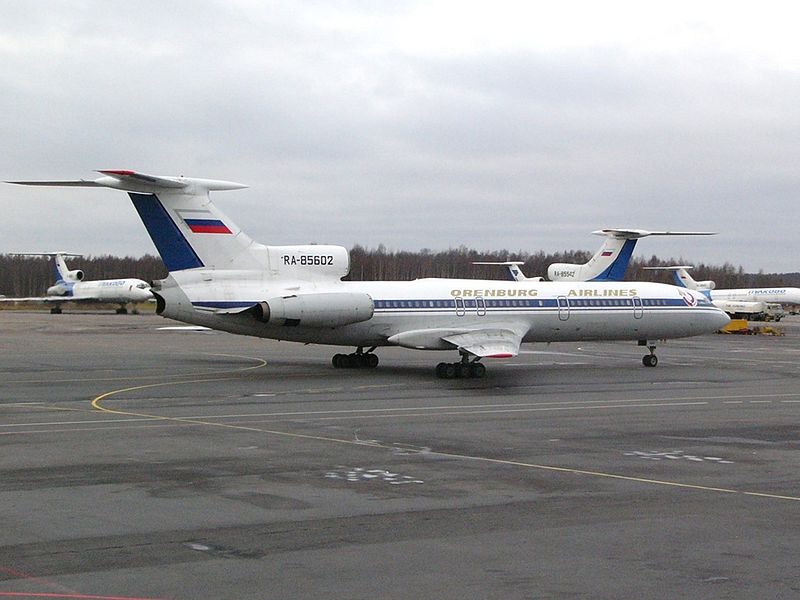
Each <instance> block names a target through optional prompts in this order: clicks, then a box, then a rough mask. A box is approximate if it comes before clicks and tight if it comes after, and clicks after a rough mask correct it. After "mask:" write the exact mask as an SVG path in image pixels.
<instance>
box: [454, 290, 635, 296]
mask: <svg viewBox="0 0 800 600" xmlns="http://www.w3.org/2000/svg"><path fill="white" fill-rule="evenodd" d="M450 295H451V296H453V297H454V298H457V297H459V296H461V297H463V298H477V297H483V298H536V297H538V296H539V290H536V289H526V288H494V289H492V288H483V289H480V288H473V289H470V288H462V289H455V290H450ZM562 295H564V296H569V297H571V298H577V297H580V298H632V297H634V296H637V295H638V291H637V290H636V288H612V289H594V288H584V289H581V288H573V289H571V290H568V291H567V292H566V293H565V294H562Z"/></svg>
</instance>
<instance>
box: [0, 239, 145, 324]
mask: <svg viewBox="0 0 800 600" xmlns="http://www.w3.org/2000/svg"><path fill="white" fill-rule="evenodd" d="M15 254H16V255H17V256H49V257H52V259H53V264H54V265H55V271H56V281H55V283H54V284H53V285H51V286H50V287H49V288H47V292H46V296H43V297H36V298H2V299H0V302H45V303H47V304H52V305H53V307H52V308H51V309H50V312H51V313H53V314H61V312H62V311H61V305H62V304H63V303H64V302H83V303H92V302H94V303H108V304H119V308H118V309H117V313H118V314H125V313H127V312H128V309H127V305H128V304H133V312H136V304H137V303H139V302H147V301H148V300H152V299H153V294H152V293H151V292H150V284H148V283H147V282H146V281H142V280H141V279H100V280H97V281H86V280H84V274H83V271H82V270H80V269H75V270H72V271H71V270H70V269H69V268H68V267H67V263H66V261H65V260H64V257H65V256H71V257H76V256H82V255H80V254H72V253H70V252H18V253H15Z"/></svg>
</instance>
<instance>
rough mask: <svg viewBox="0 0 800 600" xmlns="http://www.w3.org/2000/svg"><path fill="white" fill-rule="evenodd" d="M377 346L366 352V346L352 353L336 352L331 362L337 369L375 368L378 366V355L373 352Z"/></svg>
mask: <svg viewBox="0 0 800 600" xmlns="http://www.w3.org/2000/svg"><path fill="white" fill-rule="evenodd" d="M373 350H375V346H373V347H372V348H370V349H369V350H367V351H366V352H364V348H362V347H361V346H359V347H358V350H356V351H355V352H353V353H351V354H334V355H333V359H332V360H331V362H332V363H333V366H334V368H336V369H374V368H375V367H377V366H378V355H377V354H373V353H372V351H373Z"/></svg>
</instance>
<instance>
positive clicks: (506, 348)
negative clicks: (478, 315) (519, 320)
mask: <svg viewBox="0 0 800 600" xmlns="http://www.w3.org/2000/svg"><path fill="white" fill-rule="evenodd" d="M442 339H443V340H444V341H445V342H448V343H450V344H453V345H454V346H456V347H457V348H458V349H459V350H465V351H466V352H469V353H470V354H474V355H475V356H480V357H481V358H511V357H512V356H516V355H517V354H519V346H520V344H521V343H522V336H521V335H519V334H518V333H517V332H515V331H512V330H510V329H477V330H475V331H468V332H466V333H456V334H454V335H447V336H444V337H442Z"/></svg>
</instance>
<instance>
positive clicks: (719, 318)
mask: <svg viewBox="0 0 800 600" xmlns="http://www.w3.org/2000/svg"><path fill="white" fill-rule="evenodd" d="M711 318H712V320H713V322H714V324H715V325H714V327H715V329H722V328H723V327H725V325H727V324H728V323H730V322H731V318H730V317H729V316H728V313H726V312H725V311H724V310H720V309H719V308H718V309H717V311H716V313H714V314H713V315H712V317H711Z"/></svg>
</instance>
